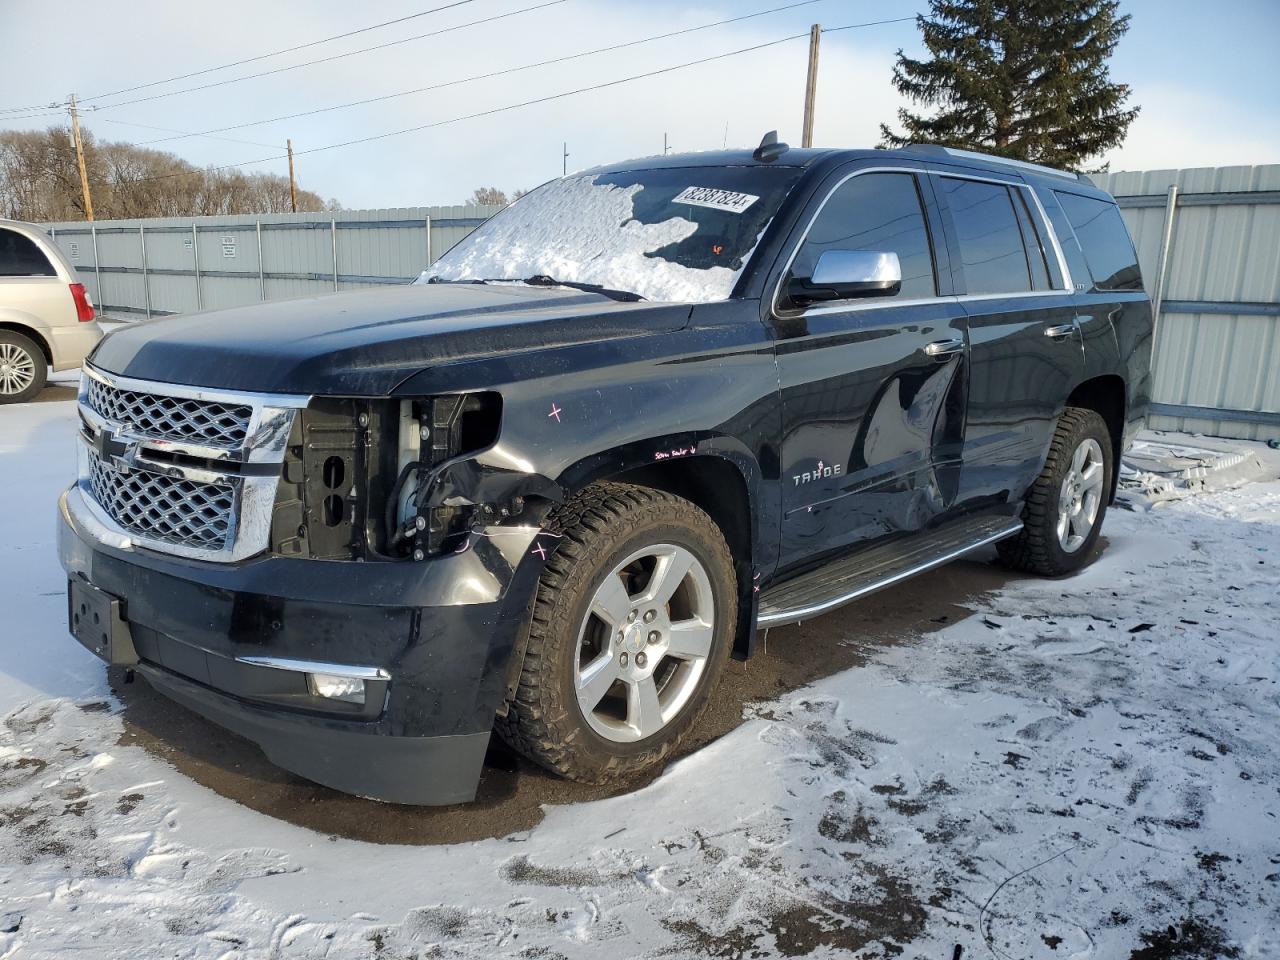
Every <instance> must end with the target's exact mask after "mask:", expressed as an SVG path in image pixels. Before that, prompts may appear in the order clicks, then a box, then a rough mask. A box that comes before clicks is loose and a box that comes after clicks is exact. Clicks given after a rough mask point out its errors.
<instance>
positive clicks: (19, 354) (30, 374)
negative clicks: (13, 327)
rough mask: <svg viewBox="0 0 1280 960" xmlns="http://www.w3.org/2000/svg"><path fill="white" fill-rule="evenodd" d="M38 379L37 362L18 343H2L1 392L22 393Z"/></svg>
mask: <svg viewBox="0 0 1280 960" xmlns="http://www.w3.org/2000/svg"><path fill="white" fill-rule="evenodd" d="M35 379H36V362H35V359H34V358H33V357H32V356H31V354H29V353H27V351H26V350H24V349H22V347H20V346H18V345H17V344H16V343H0V393H2V394H7V395H9V396H14V395H16V394H19V393H22V392H23V391H24V390H26V389H27V388H28V387H30V386H31V384H32V383H33V382H34V381H35Z"/></svg>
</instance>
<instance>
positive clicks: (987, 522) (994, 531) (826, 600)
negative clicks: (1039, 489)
mask: <svg viewBox="0 0 1280 960" xmlns="http://www.w3.org/2000/svg"><path fill="white" fill-rule="evenodd" d="M1021 529H1022V521H1021V520H1017V519H1013V518H1011V517H977V518H974V519H971V520H964V521H958V522H956V523H953V524H950V525H948V526H946V527H944V528H942V529H941V530H937V531H933V532H930V533H925V534H921V535H919V536H914V537H912V538H911V539H910V540H905V541H904V540H897V541H895V542H892V543H887V544H885V545H884V546H880V547H875V548H873V549H871V550H866V551H864V552H861V553H856V554H854V555H852V556H848V557H841V558H840V559H838V560H835V561H833V562H831V563H829V564H827V565H826V566H824V567H819V568H818V569H816V570H811V571H809V572H808V573H803V574H801V575H800V576H798V577H794V578H792V579H790V580H786V581H783V582H782V583H779V584H777V585H775V586H772V587H769V588H768V589H767V590H765V591H764V592H763V593H762V594H761V595H760V610H759V613H758V614H757V615H756V625H757V626H761V627H769V626H774V625H776V624H779V623H798V622H800V621H801V620H807V619H809V618H810V617H814V616H817V615H818V614H820V613H826V612H827V611H828V610H834V609H835V608H836V607H841V606H844V605H845V604H846V603H849V602H850V601H853V600H857V599H858V598H859V597H865V596H866V595H867V594H869V593H874V592H875V591H876V590H879V589H881V588H883V587H888V586H892V585H893V584H895V583H899V582H901V581H903V580H906V579H907V578H908V577H912V576H915V575H916V574H917V573H923V572H924V571H926V570H932V569H933V568H934V567H940V566H942V565H943V564H944V563H947V562H949V561H951V560H955V559H956V558H957V557H962V556H964V555H965V554H966V553H970V552H972V551H974V550H977V549H978V548H979V547H985V546H987V544H991V543H995V542H996V541H997V540H1003V539H1004V538H1005V537H1008V536H1012V535H1013V534H1015V533H1017V532H1018V531H1019V530H1021Z"/></svg>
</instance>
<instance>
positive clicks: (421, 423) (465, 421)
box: [384, 392, 510, 559]
mask: <svg viewBox="0 0 1280 960" xmlns="http://www.w3.org/2000/svg"><path fill="white" fill-rule="evenodd" d="M501 420H502V398H501V397H500V396H499V395H498V394H497V393H488V392H486V393H470V394H455V395H448V396H440V397H429V398H425V399H422V400H412V401H402V403H401V409H400V420H399V423H400V426H399V443H398V451H399V452H398V463H397V474H396V480H395V483H394V484H393V486H392V489H391V491H390V494H389V496H388V497H387V500H386V506H385V524H384V531H385V536H386V542H387V552H388V554H389V555H391V556H392V557H403V556H412V557H414V558H415V559H418V558H425V557H427V556H431V555H434V554H439V553H441V552H443V551H444V550H445V548H446V544H448V543H449V542H450V541H451V540H453V539H455V538H457V537H458V536H461V535H465V533H466V532H467V530H468V529H469V528H470V526H471V524H472V523H473V522H474V521H475V520H476V519H478V518H477V517H476V513H477V507H476V506H472V505H465V506H452V505H431V504H430V503H429V502H428V496H429V494H430V492H431V487H432V484H433V483H434V482H435V480H436V479H437V477H438V475H439V472H440V470H441V468H442V467H443V466H445V465H446V464H448V463H449V462H450V461H453V460H455V459H457V458H458V457H464V456H466V455H468V454H473V453H477V452H479V451H481V450H484V449H485V448H487V447H490V446H492V445H493V444H494V443H496V442H497V439H498V430H499V427H500V425H501ZM484 506H487V505H481V507H480V509H481V511H482V512H483V507H484ZM506 512H507V513H510V510H509V509H508V510H507V511H506Z"/></svg>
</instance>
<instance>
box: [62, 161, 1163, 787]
mask: <svg viewBox="0 0 1280 960" xmlns="http://www.w3.org/2000/svg"><path fill="white" fill-rule="evenodd" d="M1151 329H1152V324H1151V309H1150V303H1149V301H1148V298H1147V296H1146V294H1145V293H1144V292H1143V289H1142V280H1141V277H1140V275H1139V272H1138V266H1137V261H1136V258H1135V256H1134V249H1133V245H1132V243H1131V242H1130V239H1129V236H1128V234H1127V232H1126V230H1125V227H1124V223H1123V221H1122V220H1121V217H1120V213H1119V211H1118V209H1117V208H1116V205H1115V203H1114V201H1113V200H1112V199H1111V198H1110V197H1109V196H1108V195H1107V194H1105V193H1103V192H1102V191H1100V190H1097V189H1095V188H1094V187H1093V186H1091V185H1090V184H1089V183H1088V182H1087V181H1085V180H1083V179H1081V178H1079V177H1077V176H1076V175H1074V174H1069V173H1063V172H1061V171H1057V170H1051V169H1047V168H1044V167H1037V166H1033V165H1030V164H1022V163H1013V162H1008V161H1001V160H998V159H995V158H991V157H985V156H980V155H977V154H970V153H964V152H960V151H953V150H948V149H943V148H937V147H915V148H908V149H905V150H897V151H876V150H788V149H787V148H786V146H785V145H783V144H777V143H769V142H766V143H765V144H762V146H761V148H760V149H758V150H756V151H755V152H754V153H752V152H746V151H743V152H725V153H710V154H697V155H687V156H666V157H659V158H651V159H646V160H641V161H635V162H631V163H621V164H616V165H614V166H609V167H602V168H599V169H596V170H591V171H587V172H585V173H582V174H577V175H574V176H571V177H566V178H564V179H561V180H556V181H553V182H551V183H548V184H546V185H545V186H543V187H541V188H540V189H538V190H535V191H534V192H532V193H531V194H529V195H528V196H526V197H524V198H522V199H521V200H519V201H517V202H516V203H514V204H513V205H512V206H511V207H509V208H508V209H506V210H505V211H503V212H502V213H500V214H498V215H497V216H496V217H494V218H493V219H492V220H490V221H488V222H487V223H485V224H484V225H483V226H481V227H480V228H479V229H478V230H476V231H475V232H474V233H473V234H472V235H471V236H469V237H468V238H467V239H465V240H464V241H463V242H462V243H460V244H459V245H458V246H456V247H455V248H454V249H453V250H451V251H450V252H449V253H448V254H446V255H445V256H444V257H443V258H442V259H441V260H440V261H439V262H437V263H435V264H434V265H432V267H431V269H430V270H429V271H428V272H427V273H426V274H424V275H423V277H422V278H420V280H419V281H418V282H417V283H415V284H412V285H406V286H403V287H395V288H387V289H384V290H378V291H363V292H352V293H346V294H337V295H333V296H326V297H318V298H314V299H306V300H294V301H288V302H280V303H273V304H264V305H259V306H252V307H244V308H239V309H233V310H224V311H221V312H216V313H208V314H201V315H195V316H187V317H177V318H171V319H165V320H161V321H156V322H151V323H146V324H139V325H136V326H133V327H130V328H128V329H123V330H121V331H119V332H117V333H114V334H112V335H110V336H109V337H108V338H107V339H106V340H104V341H103V342H102V344H101V345H100V346H99V347H98V348H97V350H96V351H95V352H94V354H93V356H92V357H91V359H90V361H89V363H88V364H87V365H86V368H85V371H84V376H83V379H82V381H81V390H80V401H79V412H80V426H81V437H80V440H81V443H80V475H79V480H78V482H77V483H76V484H75V485H74V486H72V487H71V488H70V489H69V490H67V491H66V493H65V494H64V495H63V496H62V499H61V501H60V512H61V522H60V525H59V532H60V536H59V549H60V553H61V558H62V562H63V565H64V567H65V568H66V570H67V573H68V576H69V580H70V584H69V613H70V618H71V628H72V631H73V633H74V634H75V635H76V636H77V637H78V638H79V639H80V640H81V642H83V643H84V644H86V645H87V646H88V647H89V648H90V649H92V650H94V651H95V652H97V653H98V654H99V655H100V656H102V657H103V658H104V659H106V660H107V661H108V662H110V663H112V664H121V665H125V666H129V667H132V668H133V669H135V670H136V671H137V672H138V673H140V674H141V675H142V676H144V677H145V678H146V679H147V680H148V681H149V682H150V683H151V684H153V685H154V686H155V687H157V688H159V689H160V690H161V691H163V692H164V693H166V694H167V695H169V696H171V697H173V698H174V699H176V700H178V701H180V702H181V703H184V704H186V705H188V706H189V707H191V708H192V709H194V710H196V711H198V712H200V713H202V714H204V715H205V716H207V717H209V718H211V719H212V720H214V721H215V722H217V723H219V724H222V725H224V726H226V727H228V728H230V729H232V730H234V731H237V732H239V733H241V734H243V735H244V736H246V737H248V738H250V739H251V740H253V741H255V742H256V743H258V744H259V745H260V746H261V747H262V749H263V750H264V751H265V752H266V753H267V755H268V756H269V757H270V758H271V759H272V760H273V761H274V762H275V763H277V764H279V765H280V766H282V767H286V768H288V769H289V770H292V771H295V772H297V773H299V774H301V775H303V776H305V777H308V778H310V779H312V780H316V781H319V782H320V783H324V784H328V785H330V786H333V787H336V788H337V789H339V790H344V791H349V792H352V793H357V794H362V795H364V796H369V797H375V798H379V799H383V800H390V801H396V802H401V803H419V804H443V803H454V802H459V801H466V800H469V799H471V798H472V797H473V796H474V794H475V788H476V785H477V782H478V779H479V776H480V772H481V766H482V761H483V758H484V755H485V749H486V746H487V744H488V741H489V737H490V734H491V732H492V730H493V729H494V728H495V726H496V728H497V730H498V731H499V732H500V733H501V735H502V736H504V737H505V738H507V739H508V740H509V741H510V743H512V744H513V745H514V746H515V747H516V748H517V749H519V750H520V751H522V752H523V753H525V754H526V755H527V756H529V757H531V758H533V759H534V760H536V761H537V762H539V763H541V764H543V765H545V766H546V767H548V768H550V769H551V770H553V771H555V772H557V773H559V774H562V775H564V776H567V777H572V778H576V779H582V780H592V781H598V780H602V779H608V778H614V777H620V776H624V775H627V774H630V773H633V772H635V771H637V770H639V769H641V768H645V767H649V766H651V765H653V764H657V763H660V762H662V760H663V759H664V757H666V756H667V755H668V754H669V753H670V751H671V750H672V749H673V747H674V746H675V745H676V744H677V743H678V742H679V740H680V739H681V737H682V736H683V735H684V734H685V733H686V732H687V731H688V729H689V728H690V727H691V725H692V724H693V723H694V722H695V721H696V719H697V717H698V715H699V713H700V712H701V710H702V708H703V706H704V705H705V704H706V702H707V701H708V699H709V698H710V697H712V696H714V690H715V685H716V681H717V678H718V676H719V674H720V673H721V670H722V668H723V666H724V663H725V661H726V659H727V658H728V657H730V656H735V657H749V656H751V654H752V652H753V651H754V650H756V649H757V648H758V644H759V638H760V636H761V634H762V631H764V630H767V629H768V628H769V627H770V626H772V625H775V624H785V623H794V622H796V621H799V620H803V619H807V618H810V617H813V616H816V615H817V614H820V613H822V612H824V611H827V610H831V609H833V608H835V607H838V606H840V605H841V604H844V603H847V602H849V601H851V600H853V599H855V598H857V597H860V596H862V595H864V594H866V593H868V592H870V591H872V590H875V589H877V588H879V587H883V586H887V585H889V584H893V583H897V582H898V581H901V580H903V579H905V578H906V577H909V576H911V575H912V574H914V573H918V572H920V571H923V570H927V569H929V568H931V567H934V566H936V565H938V564H941V563H944V562H946V561H948V560H950V559H952V558H955V557H958V556H960V555H961V554H964V553H966V552H968V551H971V550H974V549H975V548H978V547H981V546H983V545H985V544H995V545H996V547H997V549H998V550H999V554H1000V556H1001V557H1002V558H1003V559H1004V560H1005V561H1006V562H1007V563H1009V564H1011V565H1013V566H1015V567H1017V568H1020V569H1023V570H1028V571H1032V572H1035V573H1039V574H1047V575H1056V574H1064V573H1069V572H1070V571H1073V570H1075V569H1077V568H1078V567H1080V566H1081V565H1082V564H1084V563H1085V562H1086V560H1087V559H1088V557H1089V556H1090V553H1091V551H1092V549H1093V548H1094V546H1095V544H1096V542H1097V540H1098V535H1099V530H1100V528H1101V526H1102V520H1103V516H1104V514H1105V512H1106V508H1107V504H1108V503H1109V501H1110V500H1111V498H1112V496H1113V493H1114V489H1115V477H1116V470H1115V467H1116V463H1117V461H1118V459H1119V457H1120V454H1121V451H1122V450H1124V449H1125V447H1126V445H1127V444H1128V443H1129V441H1130V440H1131V438H1132V436H1133V434H1134V432H1135V431H1136V430H1137V429H1138V427H1139V426H1140V425H1141V423H1142V419H1143V416H1144V415H1145V412H1146V409H1147V405H1148V399H1149V393H1150V370H1149V361H1150V351H1151Z"/></svg>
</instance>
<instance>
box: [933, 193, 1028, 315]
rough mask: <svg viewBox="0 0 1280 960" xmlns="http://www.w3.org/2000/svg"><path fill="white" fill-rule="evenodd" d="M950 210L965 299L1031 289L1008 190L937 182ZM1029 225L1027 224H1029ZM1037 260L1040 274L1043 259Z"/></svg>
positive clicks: (1020, 236)
mask: <svg viewBox="0 0 1280 960" xmlns="http://www.w3.org/2000/svg"><path fill="white" fill-rule="evenodd" d="M939 183H940V185H941V187H942V192H943V195H944V196H945V197H946V199H947V204H948V206H949V207H950V208H951V220H952V222H953V223H954V224H955V228H956V240H957V242H958V244H959V246H960V250H959V253H960V263H961V265H962V267H963V268H964V282H965V289H966V291H967V292H968V293H970V294H984V293H1023V292H1026V291H1029V290H1031V289H1032V285H1031V268H1030V266H1029V263H1028V259H1027V248H1026V246H1025V245H1024V244H1023V242H1022V227H1021V226H1020V225H1019V223H1018V214H1017V211H1016V210H1015V208H1014V205H1013V198H1012V197H1011V196H1010V195H1009V188H1008V187H1006V186H1004V185H1003V184H999V183H987V182H984V181H980V180H958V179H956V178H954V177H942V178H941V179H940V180H939ZM1028 226H1030V224H1028ZM1036 255H1037V256H1039V257H1041V261H1040V262H1041V268H1042V269H1043V263H1044V260H1043V255H1041V254H1040V253H1039V251H1038V250H1037V252H1036Z"/></svg>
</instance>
